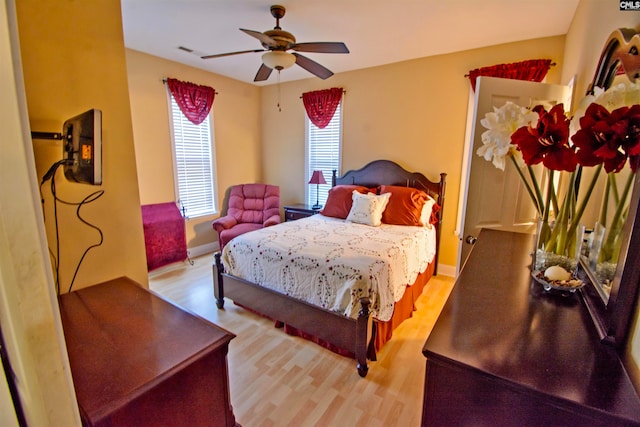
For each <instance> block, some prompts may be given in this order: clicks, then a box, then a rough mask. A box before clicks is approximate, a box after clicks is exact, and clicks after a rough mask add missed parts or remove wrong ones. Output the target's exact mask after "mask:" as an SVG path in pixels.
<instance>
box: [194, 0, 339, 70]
mask: <svg viewBox="0 0 640 427" xmlns="http://www.w3.org/2000/svg"><path fill="white" fill-rule="evenodd" d="M284 14H285V8H284V6H280V5H273V6H271V15H272V16H273V17H274V18H276V26H275V27H274V28H273V30H268V31H265V32H263V33H261V32H259V31H253V30H245V29H244V28H240V31H243V32H244V33H246V34H249V35H250V36H252V37H255V38H257V39H258V40H260V43H262V46H263V47H264V49H252V50H242V51H239V52H229V53H220V54H216V55H205V56H202V57H201V58H202V59H212V58H221V57H223V56H230V55H239V54H242V53H250V52H266V53H264V54H263V55H262V65H260V68H259V69H258V73H257V74H256V77H255V78H254V79H253V81H254V82H261V81H264V80H267V79H268V78H269V76H270V75H271V72H272V71H273V70H274V69H275V70H278V71H280V70H283V69H285V68H289V67H291V66H292V65H293V64H298V65H299V66H300V67H302V68H304V69H305V70H307V71H309V72H310V73H311V74H314V75H316V76H317V77H320V78H321V79H326V78H329V77H331V76H332V75H333V72H332V71H331V70H329V69H327V68H325V67H324V66H322V65H320V64H318V63H317V62H315V61H313V60H311V59H309V58H307V57H306V56H302V55H300V54H299V53H296V52H293V53H290V52H287V51H288V50H294V51H297V52H314V53H349V49H347V46H346V45H345V44H344V43H342V42H311V43H296V38H295V37H294V36H293V34H291V33H289V32H287V31H284V30H283V29H282V28H280V19H281V18H282V17H283V16H284Z"/></svg>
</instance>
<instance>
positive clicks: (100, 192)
mask: <svg viewBox="0 0 640 427" xmlns="http://www.w3.org/2000/svg"><path fill="white" fill-rule="evenodd" d="M67 162H68V160H66V159H65V160H60V161H58V162H56V163H54V164H53V165H52V166H51V167H50V168H49V170H48V171H47V173H45V175H44V176H43V177H42V181H41V182H40V197H41V202H42V204H43V212H44V197H43V195H42V186H43V185H44V184H45V183H46V182H47V181H48V180H51V187H50V188H51V195H52V196H53V216H54V224H55V236H56V250H55V253H53V251H52V250H51V248H49V254H50V255H51V257H52V258H53V264H54V269H55V275H56V278H55V279H56V280H55V281H56V293H57V294H58V295H60V226H59V224H58V203H62V204H65V205H69V206H76V216H77V217H78V219H79V220H80V221H81V222H82V223H84V224H85V225H87V226H89V227H91V228H93V229H94V230H96V231H97V232H98V234H99V236H100V239H99V242H98V243H95V244H93V245H90V246H89V247H88V248H86V249H85V251H84V252H83V254H82V256H81V257H80V260H79V261H78V264H77V265H76V268H75V271H74V273H73V277H72V279H71V282H70V283H69V288H68V290H67V292H71V290H72V288H73V284H74V282H75V279H76V276H77V275H78V271H79V270H80V266H81V265H82V262H83V261H84V258H85V257H86V255H87V253H89V251H90V250H91V249H93V248H96V247H98V246H101V245H102V243H103V242H104V235H103V233H102V230H101V229H100V228H99V227H97V226H95V225H93V224H91V223H90V222H88V221H87V220H85V219H84V218H83V217H82V215H80V209H81V208H82V206H84V205H86V204H89V203H91V202H93V201H95V200H97V199H99V198H100V197H102V195H103V194H104V190H98V191H94V192H93V193H90V194H89V195H88V196H86V197H85V198H84V199H82V200H81V201H80V202H69V201H66V200H63V199H61V198H59V197H58V194H57V190H56V182H55V181H56V180H55V174H56V171H57V170H58V168H59V167H60V166H62V165H64V164H65V163H67Z"/></svg>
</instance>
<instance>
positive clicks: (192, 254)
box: [187, 242, 220, 258]
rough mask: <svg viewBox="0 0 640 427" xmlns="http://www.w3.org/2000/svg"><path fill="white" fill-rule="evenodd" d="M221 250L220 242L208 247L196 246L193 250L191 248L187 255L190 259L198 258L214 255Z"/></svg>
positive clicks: (209, 244) (208, 244)
mask: <svg viewBox="0 0 640 427" xmlns="http://www.w3.org/2000/svg"><path fill="white" fill-rule="evenodd" d="M219 250H220V245H219V244H218V242H213V243H207V244H206V245H200V246H194V247H193V248H189V249H188V250H187V253H188V254H189V258H197V257H199V256H202V255H206V254H212V253H214V252H217V251H219Z"/></svg>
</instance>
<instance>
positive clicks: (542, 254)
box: [531, 220, 585, 292]
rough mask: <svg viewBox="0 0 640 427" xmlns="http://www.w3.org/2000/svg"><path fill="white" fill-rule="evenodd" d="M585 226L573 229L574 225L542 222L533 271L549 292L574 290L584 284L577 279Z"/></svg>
mask: <svg viewBox="0 0 640 427" xmlns="http://www.w3.org/2000/svg"><path fill="white" fill-rule="evenodd" d="M557 227H562V228H561V229H556V228H557ZM584 229H585V227H584V226H583V225H581V224H580V225H578V226H576V227H575V228H573V227H571V224H557V223H554V222H546V221H543V220H540V221H538V227H537V229H536V236H535V248H534V252H533V262H532V272H531V274H532V276H533V277H534V279H535V280H536V281H537V282H538V283H540V284H541V285H542V286H543V288H544V290H545V291H551V290H560V291H569V292H574V291H575V290H576V289H578V288H580V287H581V286H582V285H583V284H584V283H583V282H582V281H581V280H579V279H577V267H578V263H579V261H580V255H581V253H582V244H583V239H584Z"/></svg>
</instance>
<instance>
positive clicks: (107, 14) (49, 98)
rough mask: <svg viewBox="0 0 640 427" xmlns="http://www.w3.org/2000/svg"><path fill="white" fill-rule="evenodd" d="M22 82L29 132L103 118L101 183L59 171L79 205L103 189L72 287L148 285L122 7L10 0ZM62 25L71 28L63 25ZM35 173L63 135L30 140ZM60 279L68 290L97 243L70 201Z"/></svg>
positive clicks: (87, 211)
mask: <svg viewBox="0 0 640 427" xmlns="http://www.w3.org/2000/svg"><path fill="white" fill-rule="evenodd" d="M16 10H17V17H18V30H19V36H20V47H21V53H22V64H23V69H24V82H25V90H26V96H27V106H28V112H29V121H30V124H31V129H32V130H36V131H48V132H61V131H62V124H63V122H64V121H65V120H66V119H67V118H69V117H72V116H75V115H77V114H79V113H81V112H83V111H86V110H88V109H90V108H98V109H101V110H102V114H103V122H102V125H103V131H102V135H103V143H104V146H103V152H102V153H103V185H102V186H99V187H96V186H89V185H84V184H77V183H70V182H68V181H67V180H66V179H65V178H64V177H63V176H62V173H61V171H58V174H57V176H56V186H57V192H58V196H59V197H60V198H62V199H64V200H68V201H77V202H79V201H81V200H82V199H83V198H84V197H86V196H87V195H89V194H90V193H92V192H94V191H96V190H104V195H103V196H102V197H100V198H99V199H97V200H95V201H94V202H93V203H90V204H87V205H86V206H84V207H83V208H82V210H81V215H82V217H83V218H85V219H86V220H87V221H88V222H90V223H92V224H95V225H96V226H98V227H99V228H100V229H101V230H102V232H103V233H104V243H103V244H102V246H100V247H97V248H94V249H92V250H91V251H90V252H89V253H88V255H87V256H86V257H85V259H84V262H83V264H82V266H81V268H80V270H79V272H78V275H77V278H76V280H75V284H74V289H78V288H82V287H85V286H88V285H91V284H95V283H99V282H102V281H105V280H108V279H111V278H114V277H118V276H129V277H131V278H132V279H134V280H136V281H138V282H140V283H142V284H147V282H148V279H147V271H146V260H145V250H144V238H143V233H142V219H141V215H140V201H139V196H138V178H137V174H136V164H135V155H134V149H133V132H132V128H131V112H130V110H129V93H128V87H127V74H126V66H125V53H124V40H123V35H122V18H121V11H120V4H119V2H117V1H112V0H94V1H90V2H84V1H68V0H65V1H60V0H21V1H19V2H16ZM65 24H68V25H65ZM33 149H34V153H35V161H36V167H37V174H38V176H39V177H42V176H43V174H44V173H45V172H46V170H47V169H48V168H49V166H51V165H52V164H53V163H54V162H56V161H57V160H60V159H61V158H62V147H61V143H60V142H59V141H42V140H34V142H33ZM42 192H43V195H44V199H45V204H44V215H45V226H46V230H47V236H48V241H49V247H50V248H51V249H52V250H53V251H54V252H55V246H56V243H55V239H56V238H55V228H54V214H53V209H52V207H53V201H52V197H51V192H50V190H49V185H48V184H47V185H46V186H45V187H44V188H43V191H42ZM58 207H59V209H58V220H59V223H60V231H59V235H60V247H61V248H62V249H61V255H60V282H61V288H62V289H63V290H65V291H66V289H67V288H68V287H69V285H70V283H71V279H72V276H73V273H74V270H75V268H76V265H77V263H78V262H79V261H80V258H81V257H82V254H83V252H84V250H85V249H86V248H87V247H88V246H90V245H92V244H95V243H96V242H98V241H99V235H98V233H97V232H96V231H95V230H92V229H91V228H89V227H87V226H86V225H84V224H83V223H82V222H81V221H80V220H79V219H78V218H77V217H76V213H75V209H76V208H75V207H74V206H66V205H61V204H59V205H58Z"/></svg>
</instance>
